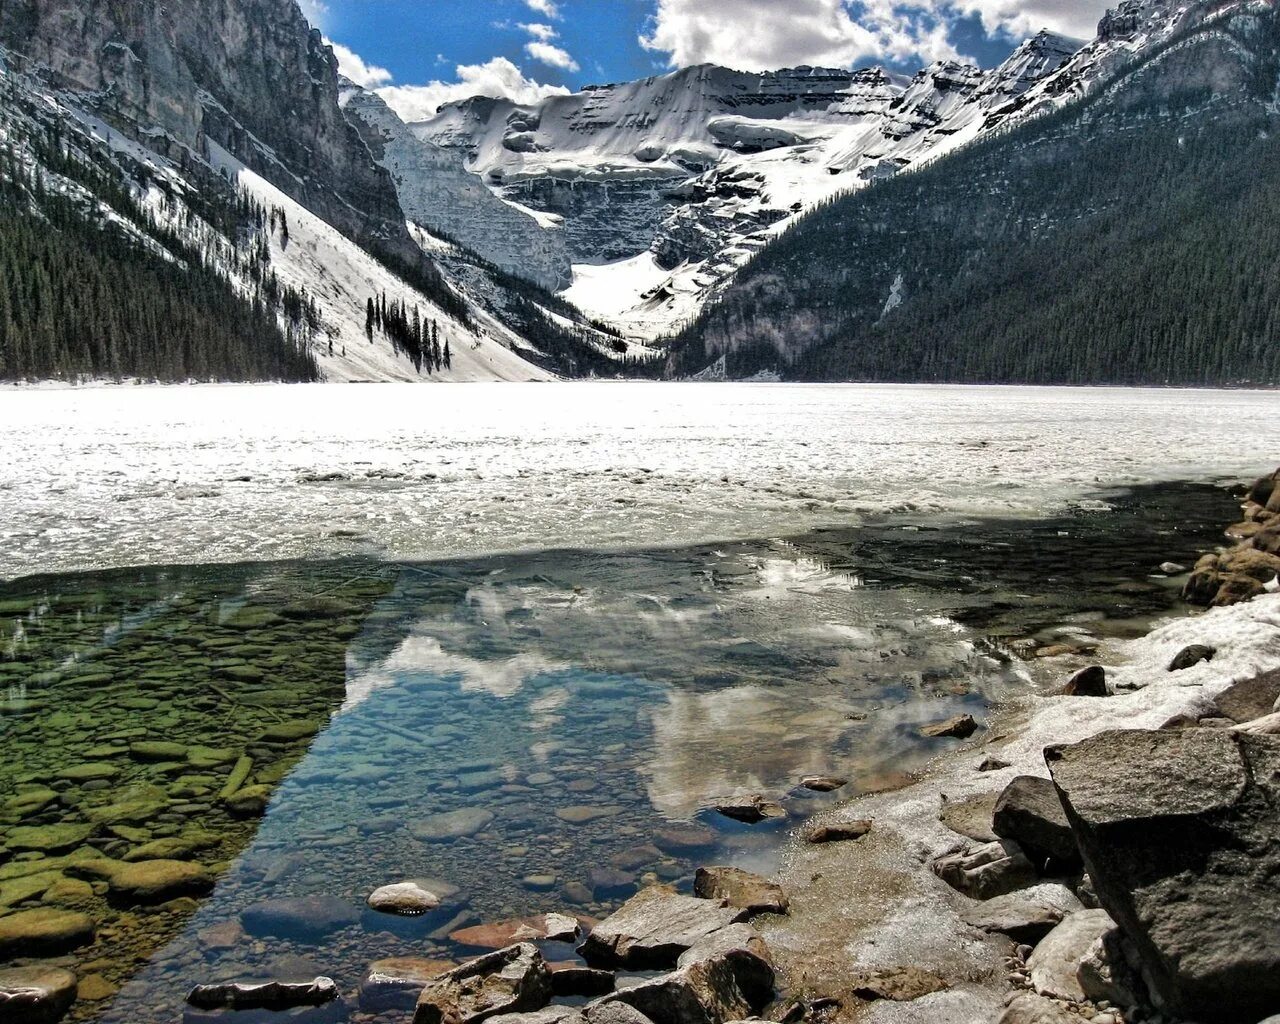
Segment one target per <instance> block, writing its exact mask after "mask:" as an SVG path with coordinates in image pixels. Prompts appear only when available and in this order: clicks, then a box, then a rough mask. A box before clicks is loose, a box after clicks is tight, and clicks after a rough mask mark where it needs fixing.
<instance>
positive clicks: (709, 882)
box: [693, 867, 790, 914]
mask: <svg viewBox="0 0 1280 1024" xmlns="http://www.w3.org/2000/svg"><path fill="white" fill-rule="evenodd" d="M693 894H694V895H695V896H700V897H701V898H702V899H707V900H722V901H724V902H725V903H727V904H728V905H729V906H731V907H737V908H738V909H740V910H745V911H747V913H749V914H785V913H786V912H787V908H788V907H789V906H790V902H789V901H788V899H787V896H786V893H784V892H783V891H782V886H780V885H779V884H778V883H777V882H771V881H770V880H769V879H767V878H764V877H762V876H760V875H755V874H752V873H751V872H750V871H743V870H742V869H741V868H725V867H712V868H698V870H697V872H696V873H695V874H694V876H693Z"/></svg>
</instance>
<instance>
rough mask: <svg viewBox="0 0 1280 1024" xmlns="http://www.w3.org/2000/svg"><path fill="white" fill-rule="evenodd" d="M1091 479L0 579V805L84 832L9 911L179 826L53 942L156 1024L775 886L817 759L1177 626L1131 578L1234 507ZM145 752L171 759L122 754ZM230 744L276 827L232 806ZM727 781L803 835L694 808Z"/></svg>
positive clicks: (52, 899)
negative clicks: (641, 911)
mask: <svg viewBox="0 0 1280 1024" xmlns="http://www.w3.org/2000/svg"><path fill="white" fill-rule="evenodd" d="M1105 497H1106V498H1107V504H1108V505H1110V506H1112V507H1113V511H1110V512H1106V513H1100V512H1090V511H1083V510H1077V511H1072V512H1069V513H1067V514H1064V515H1063V516H1061V517H1056V518H1050V519H1043V520H1021V519H1014V520H1007V521H991V520H972V521H968V522H964V523H957V524H953V525H948V526H945V527H943V528H938V527H937V526H936V524H934V523H933V522H931V521H930V520H929V519H928V518H927V517H926V518H924V519H921V518H918V517H917V518H910V519H902V518H894V519H888V520H884V521H876V522H872V523H869V524H866V525H864V526H863V527H862V528H860V529H856V530H843V529H841V530H828V531H824V532H821V533H816V534H809V535H804V536H800V537H794V538H792V539H789V540H775V541H750V542H740V543H725V544H718V545H714V546H693V547H688V548H683V549H676V550H660V551H649V552H630V553H613V554H595V553H589V552H583V553H573V552H560V553H549V554H538V555H512V556H495V557H489V558H482V559H475V560H470V561H468V560H455V561H451V562H440V563H434V564H394V563H387V562H384V561H360V560H351V561H344V562H339V563H287V564H266V565H261V564H259V565H238V566H203V567H190V568H180V569H163V568H158V569H142V570H127V571H116V572H107V573H91V574H79V575H64V576H57V577H41V578H34V579H29V580H22V581H17V582H15V583H11V584H7V585H4V586H3V587H0V616H2V617H3V618H4V620H5V623H6V627H7V628H6V630H5V633H4V636H5V643H4V644H3V645H2V646H0V742H2V743H3V748H4V750H5V755H6V756H5V758H4V759H3V762H0V814H2V815H3V818H0V821H2V822H3V824H4V825H5V827H6V828H9V827H12V826H13V825H15V824H17V823H19V822H21V823H22V824H23V825H24V826H37V827H38V826H45V825H66V824H72V825H76V824H78V825H81V826H85V827H87V828H88V832H87V834H86V835H84V836H83V837H76V838H75V839H73V840H72V841H69V845H64V844H63V843H59V844H58V848H57V849H49V850H47V851H45V853H44V854H43V855H41V854H39V853H33V852H31V851H25V852H24V851H18V850H16V849H12V848H11V849H8V850H7V851H5V852H4V853H3V854H0V914H7V913H11V912H14V911H15V910H17V909H19V908H23V907H29V906H40V905H49V904H56V903H57V902H58V901H60V900H62V901H65V900H66V899H68V898H69V891H68V890H69V888H70V889H74V888H75V887H74V886H70V887H68V885H67V884H66V883H67V880H76V879H78V878H81V877H83V876H84V875H85V870H84V869H83V867H82V866H77V864H76V863H75V861H78V860H82V859H83V858H87V857H96V856H106V857H110V858H113V859H119V858H125V857H133V856H137V855H138V852H137V851H139V850H140V849H141V848H142V847H144V846H145V844H146V843H149V842H154V841H155V840H157V839H165V838H177V839H179V840H182V841H185V842H186V843H187V844H188V845H189V850H188V852H186V853H184V854H183V855H182V859H186V860H190V861H194V862H197V863H201V864H204V865H207V866H209V867H210V869H211V871H212V872H213V873H214V874H215V875H216V876H217V883H216V887H215V888H214V889H213V891H212V893H211V894H210V895H209V896H207V898H202V899H200V900H198V901H190V900H178V901H176V902H171V903H166V904H164V905H163V906H161V907H159V908H154V907H146V906H141V907H140V906H134V905H132V903H131V902H130V901H120V900H118V899H113V898H104V897H103V894H102V893H100V892H91V893H90V894H88V895H86V894H84V893H83V891H81V893H80V896H79V897H78V899H79V900H80V902H79V903H78V904H77V905H79V906H81V907H83V908H84V909H85V910H86V911H87V912H89V913H90V914H91V915H92V916H93V917H94V919H95V920H96V921H97V923H98V926H99V937H98V940H97V941H96V943H95V944H94V945H93V946H91V947H88V948H86V949H83V950H79V951H77V952H75V953H73V954H72V955H71V957H70V958H69V961H70V962H71V963H73V964H74V965H75V966H77V968H78V969H79V970H80V972H81V973H82V974H83V975H94V974H96V975H100V976H101V977H102V978H104V979H105V980H106V982H107V983H108V987H109V988H118V991H117V992H116V993H115V994H114V995H110V996H108V997H107V998H105V999H102V1000H100V1001H95V1002H88V1001H82V1002H81V1003H80V1004H78V1006H77V1008H76V1010H75V1011H74V1014H75V1016H76V1017H77V1018H78V1019H82V1020H93V1021H101V1022H112V1024H117V1022H118V1024H126V1022H127V1024H148V1022H151V1021H156V1022H168V1021H176V1020H178V1019H179V1018H180V1016H181V1003H182V998H183V996H184V995H185V993H186V991H187V990H188V989H189V988H190V987H191V985H193V984H195V983H198V982H206V981H209V980H212V979H222V978H236V979H243V978H249V977H282V976H291V975H297V974H299V973H302V974H307V975H308V976H313V975H315V974H328V975H330V976H332V977H334V978H335V979H336V980H337V981H338V982H339V984H340V986H341V987H342V989H343V991H344V992H345V993H348V994H350V993H353V992H354V990H355V988H356V985H357V983H358V981H359V979H360V976H361V975H362V973H363V972H364V970H365V968H366V966H367V965H368V964H369V963H370V962H371V961H373V960H375V959H379V958H382V957H387V956H403V955H413V956H419V957H433V958H457V957H460V956H465V955H467V954H469V953H471V952H475V950H474V949H472V948H470V947H467V946H465V945H462V944H460V943H459V942H458V941H456V940H454V939H452V938H451V937H450V936H451V934H452V933H453V932H454V931H455V930H456V929H457V928H459V927H462V926H464V925H468V924H472V923H480V922H491V921H493V920H495V919H501V918H506V917H510V916H512V915H516V914H527V913H535V912H543V911H547V910H553V909H554V910H564V911H568V912H573V913H579V914H583V915H587V916H599V915H602V914H605V913H607V912H608V910H609V909H610V908H611V907H613V906H615V905H616V904H617V903H618V902H619V901H620V900H622V899H623V898H625V896H626V895H628V894H629V893H630V892H632V891H634V890H635V888H636V887H638V886H641V885H644V884H647V883H649V882H653V881H656V880H662V881H670V882H673V883H674V884H676V885H679V886H684V887H687V886H688V885H689V883H690V879H691V875H692V872H693V870H694V869H695V868H696V867H697V866H698V865H699V864H705V863H734V864H738V865H741V866H744V867H749V868H755V869H757V870H769V869H771V868H772V866H773V865H774V863H775V862H776V859H777V857H778V856H779V852H780V850H781V847H782V844H783V843H784V842H785V839H786V835H787V830H788V829H789V828H791V827H794V826H795V825H797V824H798V823H799V822H801V821H802V820H803V819H804V818H805V817H806V816H807V815H809V814H811V813H812V812H813V811H815V810H817V809H819V808H820V807H822V806H825V805H828V804H829V803H831V802H832V801H835V800H838V799H839V798H840V796H841V794H837V795H833V796H817V795H815V794H811V793H808V792H807V791H804V790H801V789H799V788H798V787H797V783H798V781H799V779H800V778H801V777H802V776H803V775H806V774H811V773H828V772H835V773H838V774H841V775H845V776H847V777H849V778H850V779H851V780H852V781H851V784H850V787H849V788H848V789H847V790H845V791H844V792H845V794H849V793H853V792H858V791H866V790H870V789H878V788H884V787H892V786H895V785H900V784H901V782H902V779H903V773H904V772H906V771H909V770H911V769H912V768H913V767H916V766H919V765H921V764H922V763H924V762H925V761H926V760H927V759H928V758H929V757H931V756H933V755H934V754H936V753H937V752H939V751H940V750H942V749H944V748H945V747H946V746H947V745H948V744H949V743H951V742H953V741H948V740H937V741H926V740H922V739H921V738H920V737H919V736H918V733H917V728H918V726H919V725H921V724H924V723H927V722H932V721H935V720H938V719H940V718H944V717H947V716H949V715H951V714H955V713H957V712H959V711H969V712H971V713H974V714H975V715H976V716H978V717H981V716H982V715H983V713H984V711H985V709H986V708H987V707H988V705H989V704H990V703H992V702H994V701H998V700H1000V699H1002V698H1004V697H1006V696H1007V695H1009V694H1011V693H1017V692H1020V691H1023V690H1025V689H1027V688H1028V687H1032V686H1035V685H1037V684H1038V682H1041V681H1044V680H1045V679H1052V678H1056V677H1058V676H1060V675H1061V674H1062V673H1063V672H1064V671H1066V669H1067V668H1068V667H1069V666H1070V665H1071V664H1072V661H1071V660H1070V659H1067V660H1065V661H1062V660H1059V661H1055V662H1052V663H1046V662H1042V661H1037V660H1034V659H1032V660H1024V659H1023V658H1022V657H1020V656H1019V652H1020V653H1021V654H1022V655H1029V654H1030V652H1031V650H1032V649H1033V648H1035V647H1036V646H1038V645H1039V646H1044V645H1050V644H1061V643H1068V644H1075V645H1077V646H1078V647H1079V648H1080V649H1081V650H1082V651H1087V650H1088V649H1089V648H1091V647H1092V646H1095V645H1097V644H1099V643H1104V642H1105V641H1106V640H1107V638H1109V637H1112V636H1127V635H1132V633H1133V632H1134V631H1136V630H1138V629H1140V628H1141V625H1142V623H1143V622H1144V621H1145V620H1146V619H1147V618H1149V617H1150V616H1151V615H1153V614H1156V613H1160V612H1162V611H1164V610H1167V609H1168V608H1169V607H1170V606H1171V603H1172V600H1173V594H1174V593H1175V591H1176V583H1175V582H1173V581H1169V580H1164V579H1160V578H1154V577H1153V576H1152V566H1154V565H1156V564H1158V563H1159V562H1161V561H1163V560H1165V559H1166V558H1175V559H1187V558H1189V557H1190V556H1191V555H1192V554H1194V552H1195V551H1196V550H1197V549H1198V548H1200V547H1201V546H1202V545H1204V544H1206V543H1208V542H1210V541H1211V540H1212V538H1213V537H1214V536H1216V535H1217V533H1218V531H1219V530H1220V527H1221V523H1222V522H1223V521H1225V520H1226V517H1227V516H1228V514H1229V512H1230V511H1231V507H1232V502H1231V500H1230V498H1229V497H1228V496H1227V495H1226V494H1225V493H1223V492H1220V491H1216V490H1214V489H1211V488H1205V487H1166V488H1157V489H1153V490H1146V491H1143V492H1140V493H1139V494H1137V495H1136V496H1126V495H1123V494H1108V495H1106V496H1105ZM1088 507H1089V508H1094V507H1097V506H1096V504H1095V503H1094V502H1090V503H1089V505H1088ZM154 743H168V744H175V745H176V746H174V747H164V748H154V747H146V746H141V747H140V746H138V745H139V744H154ZM243 757H248V758H250V759H251V762H252V766H251V771H250V774H249V777H248V778H247V779H246V780H245V784H246V785H248V786H263V787H266V788H265V791H264V792H265V794H266V795H269V796H270V804H269V806H268V807H267V809H266V812H265V815H263V816H262V817H256V816H250V817H237V816H236V815H234V814H233V813H231V812H230V810H229V808H228V806H227V804H226V803H225V802H223V801H222V800H220V799H219V792H220V790H221V789H222V787H223V786H224V785H225V784H226V781H227V778H228V777H229V775H230V774H231V772H232V770H233V767H234V765H235V764H236V763H237V762H238V761H239V759H240V758H243ZM86 765H88V766H95V767H94V768H92V769H89V770H86V768H85V766H86ZM739 793H761V794H764V795H767V796H771V797H773V798H776V799H778V800H780V801H781V802H782V803H783V805H784V806H785V807H786V809H787V810H788V812H789V814H790V818H789V820H788V821H785V822H780V823H777V824H775V825H772V826H769V825H765V826H744V825H740V824H736V823H734V822H731V821H729V820H728V819H726V818H724V817H723V816H721V815H719V814H717V813H716V812H715V811H714V810H713V809H712V807H713V805H714V804H715V803H716V802H717V800H719V799H720V798H723V797H726V796H730V795H734V794H739ZM31 807H34V808H35V809H34V810H32V809H30V808H31ZM460 810H465V811H472V812H479V813H480V814H481V815H482V816H483V820H482V821H481V823H480V825H479V826H478V827H477V829H476V830H475V831H474V834H472V835H468V836H465V837H461V838H457V839H455V840H452V841H439V840H437V839H434V838H432V835H431V833H432V823H433V822H435V821H436V819H435V817H434V816H435V815H438V814H441V813H451V812H456V811H460ZM489 816H492V817H489ZM68 857H70V860H67V859H66V858H68ZM541 876H550V877H541ZM33 877H34V878H35V879H36V880H35V881H34V882H33V881H32V879H33ZM405 878H426V879H432V880H434V881H443V882H446V883H448V884H449V886H451V887H456V889H457V893H456V895H454V896H452V897H451V898H450V899H449V900H448V901H447V902H446V905H445V907H444V908H443V909H442V910H440V911H438V912H436V913H433V914H431V915H428V916H427V917H425V918H419V919H415V920H412V921H401V920H398V919H393V918H389V917H386V916H385V915H377V914H373V913H371V912H368V911H365V910H363V909H362V908H363V900H364V898H365V896H366V895H367V894H368V892H369V891H371V890H372V889H373V888H374V887H376V886H378V885H381V884H384V883H387V882H392V881H399V880H402V879H405ZM434 881H433V884H434ZM55 887H56V888H55ZM305 895H325V896H329V897H333V898H336V899H337V900H338V901H339V902H340V903H341V904H342V905H344V906H345V907H346V908H347V916H346V920H344V921H340V922H338V923H337V924H336V925H335V926H334V927H332V928H329V929H326V930H324V931H323V932H322V933H319V934H310V935H304V934H286V935H278V934H273V935H266V934H254V933H253V932H254V929H253V928H249V932H250V934H247V935H246V934H244V931H243V930H242V923H241V922H242V918H241V914H242V912H243V911H245V910H246V909H249V908H251V907H253V906H255V905H257V904H259V903H260V902H261V901H263V900H267V899H273V898H278V897H286V896H305ZM549 952H550V953H551V954H552V955H553V956H555V957H556V958H558V959H562V958H564V957H566V956H571V955H572V954H571V950H569V949H568V948H567V947H561V948H556V949H553V950H549ZM348 1009H349V1007H348ZM343 1012H346V1011H345V1009H344V1011H343Z"/></svg>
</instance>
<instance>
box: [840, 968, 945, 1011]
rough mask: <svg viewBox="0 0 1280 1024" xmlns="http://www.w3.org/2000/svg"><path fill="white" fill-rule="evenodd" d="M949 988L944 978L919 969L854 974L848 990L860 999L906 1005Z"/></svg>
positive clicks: (884, 969)
mask: <svg viewBox="0 0 1280 1024" xmlns="http://www.w3.org/2000/svg"><path fill="white" fill-rule="evenodd" d="M950 987H951V985H950V984H949V983H948V982H947V981H946V980H945V979H943V978H940V977H938V975H936V974H934V973H932V972H931V971H926V970H922V969H921V968H919V967H881V968H877V969H876V970H871V971H855V972H854V974H853V977H852V979H851V981H850V983H849V990H850V991H851V992H852V993H853V994H854V995H855V996H857V997H858V998H859V999H865V1000H868V1001H873V1000H876V999H888V1000H891V1001H893V1002H895V1003H907V1002H910V1001H911V1000H913V999H919V998H921V997H922V996H927V995H932V994H933V993H934V992H942V991H943V990H945V989H948V988H950Z"/></svg>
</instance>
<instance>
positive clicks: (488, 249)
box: [341, 81, 571, 291]
mask: <svg viewBox="0 0 1280 1024" xmlns="http://www.w3.org/2000/svg"><path fill="white" fill-rule="evenodd" d="M341 102H342V106H343V110H344V111H345V112H346V115H347V119H348V121H350V122H351V123H352V124H353V125H355V126H356V127H357V128H358V129H359V130H360V133H361V135H362V136H363V138H364V140H365V142H366V143H367V144H368V146H369V150H370V152H371V153H372V155H373V157H374V159H375V160H377V161H378V163H380V164H381V165H382V166H383V167H385V168H386V169H387V170H388V171H390V173H391V176H392V178H393V179H394V181H395V185H396V191H397V194H398V196H399V199H400V205H401V207H402V208H403V209H404V212H405V215H406V216H407V217H408V218H409V219H410V220H411V221H414V222H415V223H417V224H421V225H423V226H424V227H427V228H429V229H431V230H432V231H434V232H436V233H438V234H443V235H446V236H448V237H450V238H452V239H455V240H456V241H458V242H459V243H461V244H462V245H465V246H466V247H467V248H469V249H472V250H474V251H475V252H477V253H482V254H483V255H484V256H485V257H486V258H487V259H488V260H489V261H490V262H492V263H493V264H494V265H495V266H498V267H500V268H501V269H502V270H505V271H507V272H509V273H512V274H517V275H519V276H521V277H526V278H528V279H529V280H531V281H533V282H535V283H536V284H538V285H541V286H542V287H543V288H547V289H549V290H551V291H559V290H560V289H561V288H564V287H566V286H567V285H568V284H569V281H570V277H571V269H570V264H569V255H568V252H567V250H566V248H565V242H564V232H563V231H561V230H559V225H558V224H555V223H550V221H554V218H546V217H544V218H541V219H540V218H539V217H538V216H537V215H536V214H534V213H533V211H530V210H524V209H521V208H520V207H519V206H517V205H516V204H515V203H512V202H508V201H506V200H503V199H501V198H499V197H498V196H497V195H496V194H494V193H493V192H492V191H491V190H490V189H489V188H488V187H487V186H486V185H485V184H484V183H483V182H481V181H480V179H479V178H477V177H476V176H475V175H474V174H470V173H468V171H467V170H466V168H465V167H464V166H463V161H462V160H461V158H460V157H459V155H458V153H457V152H456V151H452V150H446V149H442V148H441V147H439V146H435V145H433V144H432V143H430V142H427V141H425V140H422V139H419V138H418V137H417V136H415V135H414V134H413V133H412V132H410V131H409V129H408V127H406V125H405V124H404V122H403V121H401V120H400V118H398V117H397V116H396V115H395V114H394V113H393V112H392V110H391V108H390V107H388V106H387V105H386V103H384V102H383V101H382V99H381V98H380V97H379V96H377V95H375V94H374V93H371V92H369V91H368V90H366V89H361V88H360V87H358V86H356V85H354V84H352V83H350V82H345V81H344V83H343V89H342V98H341Z"/></svg>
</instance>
